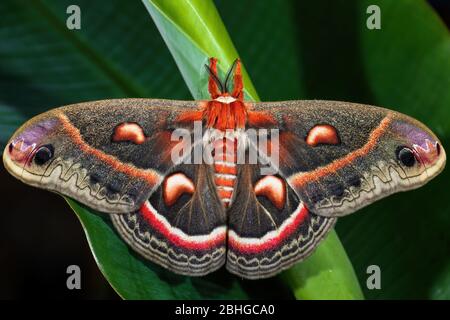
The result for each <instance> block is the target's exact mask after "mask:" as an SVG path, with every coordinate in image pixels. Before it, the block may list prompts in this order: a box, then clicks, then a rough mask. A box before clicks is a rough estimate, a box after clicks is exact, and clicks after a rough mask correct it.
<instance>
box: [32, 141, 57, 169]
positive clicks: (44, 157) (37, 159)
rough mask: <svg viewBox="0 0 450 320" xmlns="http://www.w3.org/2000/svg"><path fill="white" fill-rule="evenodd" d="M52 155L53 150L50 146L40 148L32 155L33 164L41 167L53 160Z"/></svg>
mask: <svg viewBox="0 0 450 320" xmlns="http://www.w3.org/2000/svg"><path fill="white" fill-rule="evenodd" d="M54 153H55V149H54V148H53V146H52V145H51V144H46V145H44V146H41V147H39V149H38V150H37V151H36V153H35V154H34V163H36V164H37V165H38V166H41V165H43V164H45V163H46V162H48V161H49V160H50V159H51V158H53V155H54Z"/></svg>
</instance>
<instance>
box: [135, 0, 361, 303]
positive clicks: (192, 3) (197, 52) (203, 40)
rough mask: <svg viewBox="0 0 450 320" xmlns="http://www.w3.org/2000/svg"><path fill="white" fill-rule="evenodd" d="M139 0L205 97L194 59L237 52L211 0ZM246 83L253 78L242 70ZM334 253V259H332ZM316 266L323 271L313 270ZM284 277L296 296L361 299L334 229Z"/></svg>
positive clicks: (185, 73) (187, 78) (191, 82)
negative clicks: (175, 1)
mask: <svg viewBox="0 0 450 320" xmlns="http://www.w3.org/2000/svg"><path fill="white" fill-rule="evenodd" d="M143 1H144V3H145V4H146V6H147V9H148V10H149V12H150V14H151V15H152V17H153V19H154V21H155V23H156V25H157V26H158V29H159V30H160V32H161V34H162V36H163V38H164V40H165V42H166V44H167V45H168V47H169V48H170V49H171V52H172V55H173V56H174V59H175V61H176V62H177V65H178V66H179V68H180V71H181V72H182V74H183V77H184V79H185V81H186V83H188V86H189V88H190V90H191V93H192V94H193V96H194V97H195V98H200V97H205V95H206V94H207V93H205V92H204V90H203V91H202V88H205V83H206V78H205V76H203V77H202V76H201V74H203V75H206V74H205V72H203V71H202V70H201V72H200V73H199V70H198V67H192V64H193V63H194V65H195V63H197V64H198V63H202V62H203V63H204V62H205V61H207V59H208V57H213V56H214V57H217V58H219V60H220V59H221V58H223V59H224V61H227V62H228V64H231V62H232V61H233V59H231V60H230V59H229V57H230V56H231V57H233V56H237V53H236V52H235V50H234V46H233V45H232V42H231V39H230V38H229V36H228V33H227V32H226V30H225V27H224V26H223V23H222V20H221V19H220V16H219V15H218V14H217V11H216V9H215V7H214V4H213V2H212V1H204V0H188V1H185V2H180V3H176V4H175V3H174V2H173V1H167V0H143ZM181 43H183V44H184V43H188V44H190V45H191V47H189V48H188V49H186V48H184V50H180V49H179V47H178V46H179V45H180V44H181ZM223 70H225V69H223ZM200 80H201V81H200ZM244 83H245V84H246V85H248V84H250V83H251V82H250V80H249V79H248V75H247V74H246V73H244ZM199 92H201V93H200V94H199ZM250 92H252V93H253V94H250V95H249V98H251V99H253V100H258V97H257V95H256V93H254V89H253V86H251V87H250ZM333 255H335V258H334V259H333V258H331V257H332V256H333ZM318 269H320V270H322V272H317V270H318ZM310 278H311V279H310ZM312 278H313V279H312ZM283 279H285V280H286V283H287V284H288V285H289V286H290V287H291V288H292V289H293V291H294V294H295V296H296V297H297V298H299V299H302V298H315V299H327V298H330V299H338V298H341V299H345V298H351V299H362V298H363V297H362V293H361V289H360V288H359V285H358V282H357V279H356V276H355V274H354V271H353V269H352V266H351V263H350V261H349V260H348V257H347V255H346V253H345V250H344V248H343V247H342V245H341V243H340V242H339V239H338V237H337V235H336V234H335V233H334V231H332V232H331V236H330V237H329V238H328V239H327V241H324V242H323V243H322V244H321V245H320V246H319V248H318V249H317V251H316V252H315V253H314V254H313V255H312V256H311V257H310V258H309V259H308V260H307V263H305V262H302V263H299V264H298V265H296V266H295V268H292V269H291V270H289V271H288V272H286V274H285V276H284V277H283ZM305 284H306V285H305ZM337 284H339V285H337Z"/></svg>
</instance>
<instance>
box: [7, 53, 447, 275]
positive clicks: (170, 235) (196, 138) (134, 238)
mask: <svg viewBox="0 0 450 320" xmlns="http://www.w3.org/2000/svg"><path fill="white" fill-rule="evenodd" d="M216 64H217V61H216V59H214V58H211V59H210V65H209V66H207V70H208V72H209V73H210V74H209V82H208V90H209V93H210V95H211V100H208V101H173V100H154V99H120V100H103V101H94V102H86V103H80V104H75V105H70V106H64V107H61V108H57V109H54V110H50V111H48V112H46V113H43V114H41V115H38V116H36V117H35V118H33V119H31V120H29V121H28V122H27V123H25V124H24V125H23V126H22V127H21V128H20V129H19V130H18V131H17V132H16V133H15V134H14V136H13V137H12V138H11V140H10V141H9V143H8V144H7V146H6V149H5V151H4V153H3V161H4V164H5V167H6V169H7V170H8V171H9V172H10V173H11V174H12V175H14V176H15V177H16V178H18V179H20V180H22V181H23V182H25V183H27V184H29V185H32V186H36V187H39V188H43V189H47V190H51V191H54V192H57V193H60V194H63V195H66V196H69V197H72V198H74V199H76V200H77V201H79V202H81V203H83V204H85V205H87V206H89V207H91V208H93V209H96V210H99V211H101V212H105V213H107V214H109V216H110V218H111V220H112V222H113V224H114V226H115V228H116V230H117V232H118V233H119V234H120V236H121V237H122V238H123V240H124V241H125V242H126V243H128V245H129V246H130V247H131V248H133V249H134V250H135V251H137V252H138V253H139V254H141V255H142V256H143V257H145V258H146V259H148V260H151V261H153V262H155V263H157V264H159V265H161V266H163V267H165V268H167V269H170V270H172V271H173V272H176V273H179V274H184V275H190V276H201V275H205V274H207V273H210V272H212V271H214V270H216V269H218V268H220V267H221V266H223V265H226V268H227V269H228V270H229V271H230V272H232V273H234V274H237V275H239V276H242V277H244V278H250V279H258V278H265V277H270V276H273V275H275V274H276V273H278V272H280V271H281V270H284V269H286V268H288V267H290V266H291V265H292V264H294V263H296V262H298V261H300V260H302V259H304V258H305V257H307V256H309V255H310V254H311V253H312V252H313V250H314V248H315V247H316V246H317V245H318V243H319V242H320V241H321V240H322V239H323V238H324V237H325V235H326V234H327V233H328V231H330V229H331V228H332V227H333V226H334V224H335V222H336V219H337V218H338V217H340V216H343V215H347V214H349V213H352V212H355V211H356V210H358V209H359V208H362V207H364V206H366V205H368V204H370V203H372V202H374V201H375V200H377V199H380V198H382V197H385V196H387V195H389V194H392V193H394V192H398V191H404V190H409V189H414V188H417V187H419V186H422V185H424V184H425V183H426V182H428V181H429V180H431V179H432V178H434V177H435V176H436V175H437V174H439V173H440V172H441V171H442V169H443V168H444V165H445V161H446V156H445V151H444V148H443V147H442V145H441V144H440V142H439V140H438V138H437V137H436V136H435V135H434V134H433V133H432V132H431V131H430V130H429V129H428V128H427V127H425V126H424V125H423V124H421V123H420V122H418V121H417V120H414V119H412V118H410V117H408V116H406V115H403V114H400V113H398V112H394V111H391V110H388V109H383V108H379V107H374V106H367V105H361V104H354V103H346V102H336V101H316V100H314V101H283V102H262V103H259V102H249V101H244V94H243V82H242V75H241V67H240V62H239V60H236V62H235V63H234V64H233V66H232V67H231V68H230V71H229V72H228V73H227V76H226V80H225V81H224V82H222V81H221V80H219V76H218V74H217V66H216ZM230 86H232V89H231V88H230V90H229V87H230ZM205 150H209V151H208V152H206V151H205ZM111 254H114V253H113V252H112V253H111Z"/></svg>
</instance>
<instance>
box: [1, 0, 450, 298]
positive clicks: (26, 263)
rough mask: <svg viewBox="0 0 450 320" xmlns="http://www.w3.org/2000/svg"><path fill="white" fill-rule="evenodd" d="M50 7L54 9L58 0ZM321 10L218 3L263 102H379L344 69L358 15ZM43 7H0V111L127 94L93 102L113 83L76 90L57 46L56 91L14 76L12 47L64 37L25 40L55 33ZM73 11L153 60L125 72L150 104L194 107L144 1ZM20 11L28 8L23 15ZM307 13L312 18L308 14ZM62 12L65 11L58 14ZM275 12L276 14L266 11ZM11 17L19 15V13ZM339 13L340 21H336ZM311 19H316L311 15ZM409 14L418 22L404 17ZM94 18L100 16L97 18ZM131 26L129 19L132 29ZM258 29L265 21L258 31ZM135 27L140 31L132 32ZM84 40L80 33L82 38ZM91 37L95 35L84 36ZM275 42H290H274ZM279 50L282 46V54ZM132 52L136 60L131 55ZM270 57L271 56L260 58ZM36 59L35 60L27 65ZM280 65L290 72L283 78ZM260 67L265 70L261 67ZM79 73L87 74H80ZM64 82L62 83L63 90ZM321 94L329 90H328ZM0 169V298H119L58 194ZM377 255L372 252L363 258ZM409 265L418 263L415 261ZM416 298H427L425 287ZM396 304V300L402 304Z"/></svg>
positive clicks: (449, 13)
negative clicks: (72, 272) (77, 283)
mask: <svg viewBox="0 0 450 320" xmlns="http://www.w3.org/2000/svg"><path fill="white" fill-rule="evenodd" d="M13 2H14V3H13ZM53 2H56V0H55V1H53ZM58 2H59V3H60V4H58V5H55V6H53V9H54V11H52V12H53V14H60V15H61V17H60V18H61V19H65V17H66V14H65V10H64V8H65V6H67V4H66V1H62V3H61V2H60V1H58ZM315 2H321V5H317V6H316V7H311V6H310V5H309V4H307V1H286V2H285V4H284V5H281V6H279V7H274V8H272V9H271V8H270V5H268V4H267V1H258V2H252V1H225V0H221V1H216V4H217V6H218V9H219V12H220V13H221V15H222V18H223V20H224V21H225V25H226V26H227V27H228V28H229V32H230V34H231V37H232V38H233V39H234V40H235V44H236V47H237V49H238V52H240V54H241V55H242V58H243V61H244V62H245V63H246V65H247V69H248V71H249V74H250V76H251V78H252V79H253V82H254V84H255V87H256V88H257V90H258V91H259V94H260V96H261V98H262V99H263V100H267V99H270V100H279V99H298V98H315V97H317V98H333V99H345V100H351V101H358V102H363V103H364V102H367V103H370V102H373V101H372V97H371V88H370V86H368V84H367V82H365V81H364V74H363V73H362V72H361V73H360V72H359V71H360V70H358V69H355V68H348V65H352V64H355V63H358V62H357V61H355V60H354V59H355V55H354V54H353V53H354V51H355V50H358V48H357V45H358V44H357V43H356V42H355V41H354V37H355V32H357V28H361V27H358V26H356V25H355V24H354V23H355V21H356V20H355V19H352V16H353V15H355V12H353V11H352V10H354V8H355V6H354V5H353V4H354V2H353V1H315ZM42 3H43V4H42V5H30V4H29V2H21V1H6V0H3V1H2V3H1V4H0V13H1V14H0V16H2V19H1V20H0V43H1V44H0V103H2V104H4V105H6V107H8V106H9V105H10V104H11V101H15V102H17V105H18V106H26V107H23V108H22V109H21V112H20V119H19V120H20V121H22V120H26V119H27V118H29V117H31V116H32V115H34V114H37V113H39V112H42V111H44V110H47V109H50V108H52V107H56V106H58V105H61V104H68V103H72V102H77V101H84V100H94V99H100V98H108V97H109V98H112V97H117V96H127V95H129V94H128V93H124V92H118V91H114V90H111V91H110V92H108V90H103V91H102V92H104V96H102V95H97V94H96V93H95V87H96V86H100V87H102V86H104V87H107V86H108V85H109V84H108V81H107V80H104V79H103V80H102V79H101V80H99V82H98V83H96V82H91V83H89V81H90V80H92V79H94V78H95V77H91V75H90V74H89V73H90V72H91V71H90V69H89V68H86V70H84V71H83V70H81V71H80V70H78V71H77V72H78V73H80V72H81V73H82V72H85V75H86V78H87V79H88V80H87V82H88V83H84V84H83V83H78V82H77V81H74V82H71V72H72V68H75V69H76V68H77V66H76V65H77V63H78V61H77V60H76V59H75V58H74V59H72V57H71V56H70V55H66V54H61V55H58V50H61V52H63V50H64V48H59V47H58V48H57V49H56V52H57V55H56V56H54V57H47V58H45V57H42V56H41V57H40V59H41V60H40V62H39V63H41V64H42V65H41V67H42V69H45V68H48V69H51V68H55V69H57V68H60V69H61V70H62V71H61V74H65V76H64V77H63V76H61V77H60V78H54V79H52V80H51V81H53V82H49V79H46V78H45V77H44V76H45V75H48V74H49V73H46V70H44V72H42V70H40V68H39V67H36V69H35V71H34V72H35V73H34V75H35V78H34V82H31V81H29V79H27V78H26V77H27V76H29V75H28V74H27V72H26V71H25V72H23V70H18V71H17V73H14V70H11V69H10V68H8V66H7V64H8V63H10V61H11V60H12V59H13V58H12V57H10V56H8V54H11V53H14V54H15V57H14V59H19V58H20V55H21V54H24V55H25V53H24V52H21V51H20V50H17V51H8V50H9V48H12V47H17V46H18V45H17V43H18V42H21V41H23V47H22V50H29V51H30V52H33V51H34V55H35V58H36V59H37V57H36V56H39V55H40V54H45V50H42V51H41V49H42V47H44V46H50V45H54V46H58V36H59V35H60V34H61V33H60V32H59V31H58V32H56V33H54V34H52V35H51V36H49V37H47V38H46V37H45V36H44V37H42V39H44V40H45V39H46V40H48V42H47V43H42V42H41V43H36V42H33V41H35V39H36V41H37V40H39V39H41V38H39V37H36V38H27V36H26V34H22V35H21V36H19V34H20V28H22V27H23V28H28V30H29V31H30V32H31V31H33V32H36V33H45V32H46V28H53V27H54V24H55V23H56V22H55V21H53V20H52V19H54V18H52V17H50V16H49V15H50V14H49V12H48V11H47V9H46V8H45V6H47V5H48V4H49V3H51V1H44V2H42ZM67 3H68V4H72V3H74V4H75V3H77V4H79V5H80V7H81V9H82V14H83V16H82V19H83V20H82V23H83V27H82V28H87V29H88V28H89V25H88V23H90V22H92V23H93V24H96V23H97V24H101V25H102V28H103V31H104V33H105V34H107V33H108V32H110V31H111V32H113V33H114V34H115V36H116V37H121V38H118V39H116V41H114V42H107V41H106V40H105V46H106V45H108V44H111V43H114V44H116V45H118V46H120V45H122V46H125V47H126V46H127V45H130V46H131V45H132V46H136V45H138V46H139V48H140V50H142V51H148V54H146V53H145V52H144V53H142V55H143V57H138V58H139V59H140V60H144V61H146V62H145V64H144V65H146V66H148V68H146V69H145V70H142V68H141V65H140V66H139V65H133V64H130V65H125V67H124V68H126V69H127V70H128V72H129V74H128V76H129V77H131V76H136V77H139V79H140V80H141V83H144V84H145V83H146V82H148V83H151V85H152V87H151V88H150V85H149V88H145V90H144V91H143V92H144V93H145V94H146V95H147V96H149V97H161V98H176V99H190V94H189V92H188V90H187V88H186V86H185V85H184V82H183V80H182V78H181V76H180V74H179V72H178V71H177V69H176V66H175V64H174V62H173V60H172V58H171V56H170V53H169V52H168V50H167V49H166V46H165V44H164V42H163V41H162V39H161V37H160V35H159V33H158V31H157V30H156V27H155V26H154V24H153V22H152V20H151V18H150V16H149V15H148V14H147V12H146V10H145V9H144V6H143V5H142V3H141V2H140V1H135V2H133V3H132V2H131V1H125V0H123V1H109V2H108V5H107V6H106V7H104V8H103V10H105V12H101V11H96V12H91V9H92V10H94V9H97V8H96V7H95V5H92V4H90V3H89V2H88V1H70V2H67ZM256 3H258V4H256ZM429 4H431V5H432V7H433V8H434V10H436V12H437V13H438V14H439V16H440V17H441V19H443V21H445V23H446V24H447V26H449V25H450V1H445V0H430V1H429ZM21 6H22V8H20V7H21ZM342 7H344V8H347V11H346V10H342ZM55 8H56V9H55ZM311 8H313V9H314V11H308V10H311ZM57 9H61V10H59V11H57ZM335 9H339V10H335ZM21 10H22V11H21ZM55 10H56V11H55ZM271 10H272V11H273V12H270V11H271ZM277 10H279V11H277ZM11 12H14V14H12V13H11ZM55 12H56V13H55ZM58 12H59V13H58ZM334 12H336V14H337V15H338V16H334V17H330V15H332V14H333V13H334ZM118 13H121V16H118V15H117V14H118ZM310 14H311V15H312V16H308V15H310ZM404 14H405V15H408V14H414V13H411V12H404ZM96 15H98V16H99V19H96ZM124 15H125V16H127V15H128V18H126V17H123V16H124ZM29 16H32V17H35V16H39V17H43V20H46V21H47V22H45V23H44V22H39V23H36V25H35V26H33V23H34V22H25V20H24V19H27V17H29ZM129 17H133V18H132V19H131V20H130V18H129ZM100 18H101V19H102V20H100ZM260 20H264V21H265V22H264V23H263V24H262V25H261V23H260ZM313 20H315V21H316V22H314V21H313ZM31 21H35V20H31ZM104 21H110V23H111V25H110V27H111V29H113V30H108V29H106V26H108V24H107V23H104ZM130 22H132V23H133V25H134V26H138V27H136V28H135V27H134V26H130V25H127V24H128V23H130ZM242 23H245V25H246V27H242ZM319 23H324V24H327V28H321V29H317V30H314V32H312V30H310V29H308V28H310V27H312V26H317V24H319ZM97 30H98V29H97ZM330 30H334V31H333V32H334V33H333V35H334V36H333V37H330V36H329V35H328V33H329V32H330ZM336 30H337V31H336ZM81 32H83V29H82V31H81ZM86 32H90V31H89V30H87V31H86ZM91 32H93V31H91ZM286 32H290V34H289V35H288V36H286V34H285V33H286ZM235 35H236V36H235ZM52 37H53V38H52ZM277 38H279V39H286V40H277ZM95 39H97V40H96V41H98V42H99V43H98V46H100V47H101V46H102V45H103V44H102V41H103V40H102V35H101V34H98V35H97V36H96V37H95ZM130 39H131V40H130ZM74 41H78V42H79V43H77V44H76V45H78V46H85V45H86V43H85V42H83V39H81V40H74ZM136 43H137V44H136ZM297 43H301V45H300V47H298V46H297ZM263 44H265V45H266V47H264V46H263ZM276 46H280V47H281V46H282V49H280V51H278V55H277V48H276ZM19 47H20V45H19ZM274 47H275V48H274ZM103 49H105V48H103ZM115 50H116V47H111V48H109V49H105V51H104V52H108V55H109V57H110V58H111V59H117V60H122V59H125V58H124V56H122V53H120V52H118V53H117V55H116V54H115ZM130 50H131V49H130ZM132 50H133V52H136V50H135V48H133V49H132ZM265 50H267V52H264V51H265ZM300 50H301V51H302V52H303V55H302V59H304V60H305V61H309V62H310V63H308V64H306V63H304V62H305V61H303V62H302V61H300V60H298V61H297V60H288V61H284V60H283V59H284V58H283V55H282V52H285V51H292V52H297V51H300ZM318 50H330V52H329V53H330V54H329V55H328V56H327V60H326V61H324V60H322V61H319V60H317V59H318V57H317V54H318ZM32 58H33V57H32V56H30V58H29V59H32ZM2 60H3V62H2ZM280 64H281V65H283V66H284V68H287V70H283V69H281V68H280V66H279V65H280ZM317 64H326V67H327V68H328V72H329V77H327V78H323V77H322V76H323V74H321V73H315V72H314V68H315V67H316V65H317ZM261 65H263V66H264V68H260V67H257V66H261ZM26 67H27V65H26V64H24V68H26ZM78 67H79V66H78ZM79 68H80V69H83V66H81V67H79ZM308 68H310V69H308ZM291 69H292V70H296V69H303V70H302V72H301V73H300V72H297V76H299V77H300V78H301V77H304V78H305V79H303V80H302V83H303V84H302V85H301V84H300V80H298V79H297V78H295V77H292V76H290V75H289V72H288V71H290V70H291ZM119 71H120V70H119ZM133 73H135V75H133ZM343 73H350V76H349V77H350V79H351V83H352V84H353V86H348V83H340V77H341V75H342V74H343ZM347 76H348V75H347ZM77 77H78V76H77ZM154 77H158V78H159V79H160V80H159V82H158V83H156V84H155V83H154V81H153V78H154ZM60 81H61V83H59V82H60ZM63 82H66V83H68V86H67V87H65V88H64V84H63ZM278 82H283V83H284V85H283V89H282V90H279V89H277V88H279V87H277V86H276V83H278ZM46 86H49V87H46ZM324 87H327V88H329V89H328V90H324V89H323V88H324ZM93 92H94V93H93ZM51 93H54V95H53V96H49V94H51ZM132 93H133V92H131V94H132ZM374 99H375V98H374ZM2 110H3V111H2V112H5V111H4V110H8V109H5V108H4V109H2ZM0 116H1V117H6V115H5V114H4V113H0ZM19 120H17V121H19ZM14 121H16V120H14V119H13V120H11V125H10V127H4V126H3V127H0V130H2V133H1V137H2V139H3V140H2V141H1V142H2V146H4V143H5V141H6V140H5V139H6V138H7V136H8V135H9V134H11V133H12V130H13V129H14V127H15V126H16V122H14ZM20 121H19V122H20ZM0 166H1V168H0V181H1V184H0V188H1V189H0V195H1V199H2V209H1V214H0V298H3V299H5V298H6V299H10V298H33V299H36V298H38V299H41V298H55V299H64V298H81V299H86V298H95V299H104V298H112V299H118V296H117V295H116V294H115V292H114V290H113V289H112V288H111V287H110V285H109V284H108V283H107V281H106V280H105V279H104V277H103V276H102V274H101V272H100V271H99V269H98V267H97V265H96V263H95V261H94V259H93V257H92V254H91V252H90V250H89V246H88V243H87V241H86V238H85V236H84V233H83V229H82V227H81V225H80V223H79V221H78V219H77V217H76V215H75V214H74V213H73V212H72V211H71V210H70V208H69V207H68V205H67V204H66V202H65V201H64V199H63V198H62V197H60V196H58V195H56V194H52V193H49V192H45V191H42V190H38V189H35V188H31V187H28V186H26V185H24V184H22V183H20V182H19V181H18V180H16V179H14V178H13V177H12V176H10V175H9V174H8V173H7V172H6V171H5V170H4V168H3V166H2V164H1V165H0ZM405 199H406V198H404V197H403V198H397V200H398V201H403V200H405ZM355 219H356V218H355ZM357 222H358V220H354V223H355V225H356V226H358V225H357ZM419 223H420V222H419ZM350 229H351V228H350V227H348V226H347V227H345V226H344V227H342V228H341V229H340V228H339V226H338V233H339V234H340V235H341V236H343V238H342V237H341V239H342V240H343V242H344V244H346V239H347V241H349V242H350V240H348V239H349V238H348V237H347V236H346V235H345V233H346V232H347V231H348V230H350ZM346 237H347V238H346ZM442 245H443V246H444V251H445V250H447V249H448V247H446V246H448V238H445V239H442ZM373 249H374V248H367V250H373ZM111 254H114V253H111ZM374 254H375V253H374ZM349 255H350V258H351V259H352V261H357V260H358V258H359V257H358V255H357V251H356V249H355V250H353V251H352V249H351V248H350V249H349ZM392 259H395V257H392ZM418 259H420V257H418ZM446 259H447V258H446ZM447 260H448V259H447ZM411 263H414V262H413V261H411ZM71 264H76V265H79V266H80V268H81V270H82V289H81V290H72V291H71V290H68V289H67V288H66V278H67V274H66V268H67V266H69V265H71ZM355 268H357V265H355ZM363 272H364V271H363V270H357V273H358V275H361V274H363ZM362 284H363V283H362ZM418 290H424V289H423V288H421V287H420V288H419V289H418ZM419 293H420V294H418V295H417V296H414V295H412V296H413V297H425V296H426V292H419ZM394 297H395V294H394ZM397 298H400V297H398V296H397Z"/></svg>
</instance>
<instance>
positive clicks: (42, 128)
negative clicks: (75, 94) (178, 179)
mask: <svg viewBox="0 0 450 320" xmlns="http://www.w3.org/2000/svg"><path fill="white" fill-rule="evenodd" d="M196 108H197V103H196V102H188V101H169V100H152V99H116V100H101V101H94V102H87V103H80V104H75V105H70V106H65V107H61V108H57V109H53V110H51V111H49V112H46V113H44V114H42V115H40V116H37V117H35V118H33V119H32V120H30V121H29V122H27V123H26V124H24V126H22V128H21V129H19V130H18V131H17V132H16V134H15V135H14V136H13V137H12V139H11V141H10V142H9V143H8V147H7V148H6V149H5V152H4V155H3V159H4V163H5V166H6V168H7V169H8V170H9V171H10V172H11V173H12V174H14V175H15V176H16V177H18V178H19V179H21V180H23V181H24V182H25V183H27V184H31V185H34V186H37V187H40V188H44V189H48V190H51V191H55V192H58V193H61V194H63V195H67V196H70V197H72V198H74V199H76V200H78V201H80V202H82V203H84V204H86V205H88V206H89V207H91V208H94V209H97V210H99V211H103V212H108V213H126V212H132V211H135V210H138V209H139V208H140V206H141V205H142V204H143V203H144V201H146V200H147V199H148V198H149V196H150V195H151V193H152V191H153V190H155V189H156V188H157V187H158V185H159V184H160V183H161V181H162V179H163V176H164V173H165V172H166V171H168V170H169V169H170V167H171V166H172V165H173V163H172V161H171V149H172V147H174V146H175V145H176V144H177V143H178V142H179V141H172V139H171V133H172V132H173V130H174V129H175V128H174V127H173V124H174V121H175V119H176V118H177V116H178V115H179V114H180V113H181V112H184V111H186V110H195V109H196ZM41 146H48V147H49V148H51V149H52V150H51V152H52V153H53V154H52V158H51V159H49V160H48V161H45V162H44V161H41V163H39V161H36V151H32V152H31V150H38V149H39V147H41ZM22 158H28V159H22Z"/></svg>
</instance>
